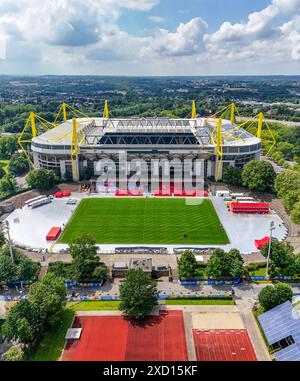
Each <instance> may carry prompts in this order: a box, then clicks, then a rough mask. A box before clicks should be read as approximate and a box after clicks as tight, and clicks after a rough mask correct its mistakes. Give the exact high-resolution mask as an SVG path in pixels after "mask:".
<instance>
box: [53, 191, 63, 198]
mask: <svg viewBox="0 0 300 381" xmlns="http://www.w3.org/2000/svg"><path fill="white" fill-rule="evenodd" d="M54 197H55V198H63V192H56V193H55V194H54Z"/></svg>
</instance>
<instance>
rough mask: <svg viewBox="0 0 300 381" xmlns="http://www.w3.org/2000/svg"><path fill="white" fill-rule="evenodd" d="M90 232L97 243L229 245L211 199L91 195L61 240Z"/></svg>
mask: <svg viewBox="0 0 300 381" xmlns="http://www.w3.org/2000/svg"><path fill="white" fill-rule="evenodd" d="M82 233H90V234H91V235H92V236H93V237H94V238H95V239H96V241H97V243H115V244H226V243H229V240H228V237H227V234H226V232H225V231H224V230H223V229H222V227H221V225H220V220H219V217H218V215H217V213H216V211H215V209H214V207H213V204H212V202H211V201H210V200H203V202H202V203H201V204H199V205H187V204H186V202H185V199H161V198H157V199H149V198H140V199H136V198H131V199H116V198H92V199H84V200H82V201H81V202H80V204H79V205H78V207H77V208H76V210H75V212H74V214H73V216H72V217H71V219H70V221H69V223H68V225H67V226H66V228H65V230H64V232H63V234H62V236H61V239H60V242H62V243H70V242H71V241H72V240H73V239H74V238H76V237H78V236H79V235H80V234H82Z"/></svg>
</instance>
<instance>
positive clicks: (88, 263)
mask: <svg viewBox="0 0 300 381" xmlns="http://www.w3.org/2000/svg"><path fill="white" fill-rule="evenodd" d="M69 252H70V254H71V256H72V258H73V261H72V270H71V272H72V275H73V279H74V280H76V281H105V280H106V279H107V276H108V271H107V267H106V266H105V264H104V263H103V262H100V258H99V257H98V256H97V246H96V241H95V240H94V238H93V237H92V236H91V235H89V234H82V235H80V236H79V237H78V238H76V239H75V240H74V241H73V242H72V243H71V245H70V250H69Z"/></svg>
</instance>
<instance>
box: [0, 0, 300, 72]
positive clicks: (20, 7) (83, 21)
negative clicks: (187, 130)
mask: <svg viewBox="0 0 300 381" xmlns="http://www.w3.org/2000/svg"><path fill="white" fill-rule="evenodd" d="M0 73H1V74H99V75H222V74H224V75H229V74H232V75H243V74H246V75H249V74H250V75H251V74H254V75H256V74H272V75H273V74H300V0H251V1H250V0H59V1H58V0H57V1H53V0H43V1H40V0H0Z"/></svg>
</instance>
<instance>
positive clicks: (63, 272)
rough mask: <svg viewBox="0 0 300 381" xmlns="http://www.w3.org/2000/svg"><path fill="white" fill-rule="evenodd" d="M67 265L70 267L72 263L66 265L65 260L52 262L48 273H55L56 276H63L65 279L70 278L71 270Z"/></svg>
mask: <svg viewBox="0 0 300 381" xmlns="http://www.w3.org/2000/svg"><path fill="white" fill-rule="evenodd" d="M67 266H68V267H69V268H70V265H66V264H65V263H64V262H61V261H57V262H52V263H51V265H50V266H49V269H48V274H49V273H53V274H55V275H56V276H59V277H62V278H64V279H66V278H69V271H68V269H67Z"/></svg>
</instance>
